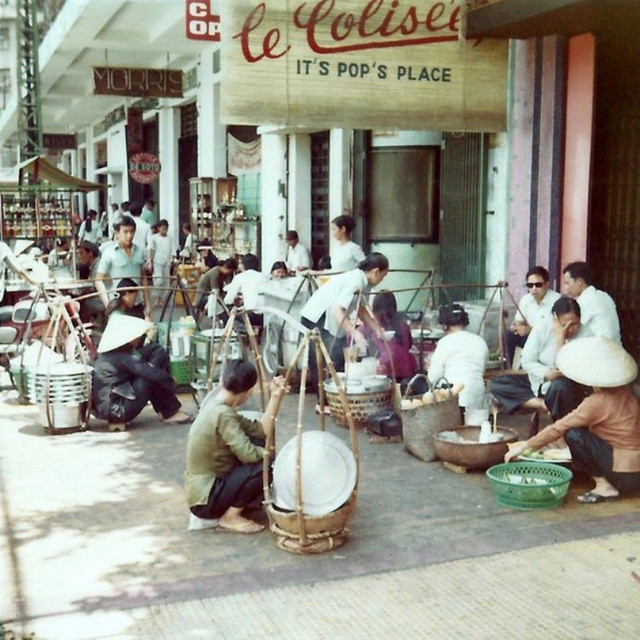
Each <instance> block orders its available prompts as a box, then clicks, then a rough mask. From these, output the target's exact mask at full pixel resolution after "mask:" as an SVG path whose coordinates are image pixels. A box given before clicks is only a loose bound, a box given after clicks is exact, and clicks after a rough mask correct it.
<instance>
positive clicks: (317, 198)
mask: <svg viewBox="0 0 640 640" xmlns="http://www.w3.org/2000/svg"><path fill="white" fill-rule="evenodd" d="M329 227H330V222H329V132H328V131H322V132H320V133H314V134H312V135H311V259H312V260H313V264H314V266H315V265H317V263H318V260H320V258H322V257H323V256H328V255H329V233H330V228H329Z"/></svg>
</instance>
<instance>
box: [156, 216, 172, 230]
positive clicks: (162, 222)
mask: <svg viewBox="0 0 640 640" xmlns="http://www.w3.org/2000/svg"><path fill="white" fill-rule="evenodd" d="M156 227H167V229H168V228H169V222H168V221H167V220H165V219H164V218H162V220H159V221H158V222H157V223H156Z"/></svg>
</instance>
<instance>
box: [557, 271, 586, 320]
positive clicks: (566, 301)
mask: <svg viewBox="0 0 640 640" xmlns="http://www.w3.org/2000/svg"><path fill="white" fill-rule="evenodd" d="M571 277H573V276H571ZM551 313H554V314H555V315H557V316H563V315H564V314H565V313H575V314H576V315H577V316H578V318H579V317H580V305H579V304H578V303H577V301H576V300H574V299H573V298H570V297H569V296H560V297H559V298H558V299H557V300H556V301H555V302H554V303H553V307H551Z"/></svg>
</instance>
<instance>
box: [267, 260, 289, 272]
mask: <svg viewBox="0 0 640 640" xmlns="http://www.w3.org/2000/svg"><path fill="white" fill-rule="evenodd" d="M276 269H284V270H285V271H287V265H286V263H284V262H282V260H276V261H275V262H274V263H273V264H272V265H271V271H270V273H273V272H274V271H275V270H276Z"/></svg>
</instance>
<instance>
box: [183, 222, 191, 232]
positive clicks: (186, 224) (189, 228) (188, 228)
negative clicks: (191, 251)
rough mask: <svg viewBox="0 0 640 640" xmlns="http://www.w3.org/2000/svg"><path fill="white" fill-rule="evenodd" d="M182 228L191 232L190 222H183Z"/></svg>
mask: <svg viewBox="0 0 640 640" xmlns="http://www.w3.org/2000/svg"><path fill="white" fill-rule="evenodd" d="M182 228H183V229H185V230H186V231H188V232H189V233H191V225H190V224H189V223H188V222H185V223H183V225H182Z"/></svg>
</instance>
